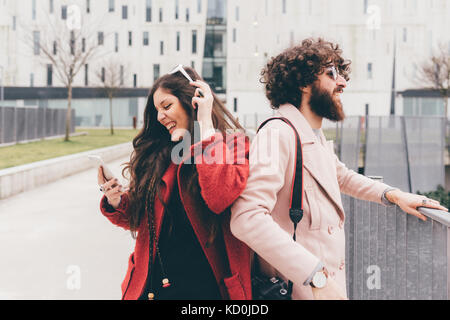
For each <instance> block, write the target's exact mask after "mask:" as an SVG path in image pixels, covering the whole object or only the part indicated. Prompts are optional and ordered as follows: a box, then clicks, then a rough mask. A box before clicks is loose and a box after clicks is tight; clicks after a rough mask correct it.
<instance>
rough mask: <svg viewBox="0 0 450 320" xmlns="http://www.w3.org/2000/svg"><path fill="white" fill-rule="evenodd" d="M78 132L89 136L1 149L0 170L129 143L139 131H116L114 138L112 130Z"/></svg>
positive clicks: (80, 130)
mask: <svg viewBox="0 0 450 320" xmlns="http://www.w3.org/2000/svg"><path fill="white" fill-rule="evenodd" d="M76 132H87V133H88V135H84V136H77V137H71V138H70V141H67V142H65V141H64V138H58V139H53V140H41V141H36V142H29V143H23V144H15V145H12V146H8V147H0V169H5V168H10V167H14V166H19V165H22V164H27V163H31V162H35V161H41V160H46V159H51V158H55V157H61V156H65V155H69V154H74V153H78V152H84V151H88V150H93V149H98V148H104V147H108V146H112V145H115V144H120V143H125V142H129V141H131V140H133V138H134V137H135V136H136V135H137V133H138V130H133V129H114V135H112V136H111V134H110V129H83V128H77V129H76Z"/></svg>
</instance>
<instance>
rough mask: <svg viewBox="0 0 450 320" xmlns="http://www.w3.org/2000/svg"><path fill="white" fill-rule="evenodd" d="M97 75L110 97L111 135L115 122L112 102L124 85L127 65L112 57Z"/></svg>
mask: <svg viewBox="0 0 450 320" xmlns="http://www.w3.org/2000/svg"><path fill="white" fill-rule="evenodd" d="M96 76H97V78H98V80H99V81H100V83H101V86H102V87H103V89H104V91H105V93H106V95H107V96H108V99H109V116H110V123H111V125H110V127H111V135H113V134H114V122H113V106H112V102H113V99H114V97H115V95H116V93H117V91H118V90H119V89H120V88H122V87H123V86H124V83H125V79H124V77H125V67H124V65H121V64H120V62H119V61H117V59H113V58H110V59H109V60H106V61H105V62H104V63H103V67H101V68H100V69H99V70H97V72H96Z"/></svg>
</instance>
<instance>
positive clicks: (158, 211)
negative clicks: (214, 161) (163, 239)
mask: <svg viewBox="0 0 450 320" xmlns="http://www.w3.org/2000/svg"><path fill="white" fill-rule="evenodd" d="M176 174H177V166H176V165H175V164H174V163H172V162H171V163H170V165H169V168H167V170H166V172H165V173H164V175H163V177H162V187H161V197H162V199H163V201H164V203H166V204H168V202H169V199H170V195H171V193H172V190H173V187H174V185H175V181H176ZM164 212H165V210H164V206H163V204H162V203H161V201H159V198H158V197H157V196H156V197H155V228H156V236H157V238H159V234H160V232H161V226H162V221H163V218H164Z"/></svg>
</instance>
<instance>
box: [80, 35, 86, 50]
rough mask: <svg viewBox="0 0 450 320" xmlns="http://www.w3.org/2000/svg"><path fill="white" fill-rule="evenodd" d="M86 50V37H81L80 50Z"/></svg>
mask: <svg viewBox="0 0 450 320" xmlns="http://www.w3.org/2000/svg"><path fill="white" fill-rule="evenodd" d="M85 51H86V38H83V39H81V52H85Z"/></svg>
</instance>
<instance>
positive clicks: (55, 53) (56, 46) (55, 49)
mask: <svg viewBox="0 0 450 320" xmlns="http://www.w3.org/2000/svg"><path fill="white" fill-rule="evenodd" d="M57 54H58V45H57V43H56V41H53V55H54V56H56V55H57Z"/></svg>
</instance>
